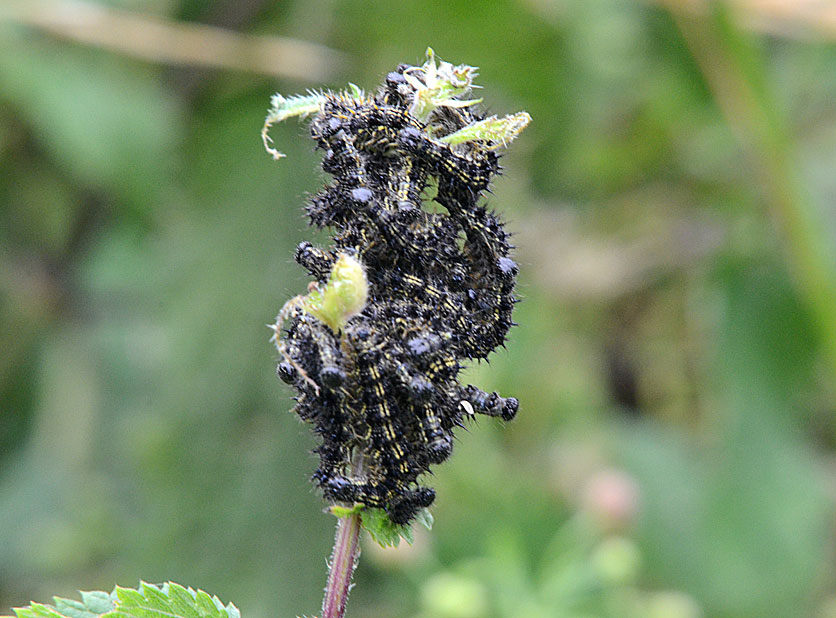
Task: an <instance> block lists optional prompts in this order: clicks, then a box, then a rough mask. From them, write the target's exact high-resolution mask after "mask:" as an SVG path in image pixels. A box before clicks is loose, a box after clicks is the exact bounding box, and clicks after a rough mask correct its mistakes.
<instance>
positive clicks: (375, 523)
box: [360, 509, 433, 547]
mask: <svg viewBox="0 0 836 618" xmlns="http://www.w3.org/2000/svg"><path fill="white" fill-rule="evenodd" d="M360 521H361V523H362V524H363V527H364V528H365V529H366V530H367V531H368V533H369V534H370V535H371V536H372V538H373V539H374V540H375V541H376V542H377V544H378V545H380V546H381V547H397V546H398V545H399V544H400V542H401V538H403V539H404V540H405V541H406V542H407V543H409V544H410V545H412V543H413V541H414V540H415V539H414V537H413V534H412V526H411V525H406V526H403V525H400V524H394V523H392V520H391V519H389V515H388V514H387V513H386V511H384V510H383V509H364V510H363V511H362V512H361V513H360ZM415 521H417V522H418V523H420V524H421V525H422V526H424V527H425V528H426V529H427V530H432V527H433V516H432V514H431V513H430V511H429V509H421V510H420V511H418V513H417V514H416V515H415Z"/></svg>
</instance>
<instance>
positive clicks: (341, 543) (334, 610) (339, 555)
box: [322, 513, 360, 618]
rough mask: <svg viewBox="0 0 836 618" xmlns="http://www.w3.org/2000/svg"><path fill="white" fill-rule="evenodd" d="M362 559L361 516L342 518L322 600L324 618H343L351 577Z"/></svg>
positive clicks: (354, 515)
mask: <svg viewBox="0 0 836 618" xmlns="http://www.w3.org/2000/svg"><path fill="white" fill-rule="evenodd" d="M359 557H360V514H359V513H355V514H353V515H351V516H350V517H340V518H339V520H338V522H337V535H336V537H335V538H334V551H333V553H332V554H331V563H330V564H331V567H330V568H331V570H330V572H329V573H328V584H327V585H326V586H325V598H324V599H323V600H322V618H342V617H343V616H344V615H345V606H346V602H347V601H348V592H349V590H351V576H352V574H353V573H354V567H356V566H357V559H358V558H359Z"/></svg>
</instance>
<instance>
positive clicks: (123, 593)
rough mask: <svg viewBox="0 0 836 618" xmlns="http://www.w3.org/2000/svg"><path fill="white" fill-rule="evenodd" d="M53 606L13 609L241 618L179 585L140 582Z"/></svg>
mask: <svg viewBox="0 0 836 618" xmlns="http://www.w3.org/2000/svg"><path fill="white" fill-rule="evenodd" d="M54 601H55V605H46V604H43V603H32V604H31V605H29V606H27V607H17V608H15V610H14V611H15V614H17V618H96V617H99V616H101V617H104V618H241V613H240V612H239V611H238V608H237V607H235V606H234V605H232V604H231V603H230V604H228V605H224V604H223V603H222V602H221V601H220V599H218V597H213V596H209V595H208V594H207V593H206V592H203V591H202V590H194V589H192V588H184V587H183V586H180V585H179V584H175V583H171V582H169V583H166V584H163V585H161V586H155V585H154V584H148V583H145V582H142V583H140V586H139V589H133V588H120V587H118V586H117V587H116V588H115V589H114V591H113V592H112V593H110V594H108V593H107V592H100V591H94V592H82V593H81V601H76V600H73V599H63V598H60V597H55V598H54ZM4 618H5V617H4Z"/></svg>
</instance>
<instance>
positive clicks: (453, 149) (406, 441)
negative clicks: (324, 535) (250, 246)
mask: <svg viewBox="0 0 836 618" xmlns="http://www.w3.org/2000/svg"><path fill="white" fill-rule="evenodd" d="M428 56H429V59H428V61H427V63H426V64H424V65H423V66H421V67H410V66H406V65H401V66H399V67H398V68H397V70H396V71H393V72H392V73H389V74H388V75H387V77H386V80H385V83H384V84H383V85H382V86H381V87H380V89H379V90H378V91H377V93H376V94H374V95H373V96H366V95H364V94H363V93H362V92H360V91H359V89H357V88H356V87H353V90H352V91H351V92H350V93H330V92H329V93H325V94H313V95H310V96H308V97H297V98H295V99H289V100H288V99H284V98H282V97H277V98H274V111H273V114H272V115H271V116H268V124H267V125H265V131H266V128H267V126H269V124H270V123H271V121H277V120H282V119H284V118H286V117H289V116H291V115H301V114H314V116H313V119H312V121H311V135H312V137H313V139H314V140H315V142H316V146H317V148H318V149H320V150H322V151H323V153H324V156H323V160H322V169H323V170H324V171H325V172H327V173H328V174H330V175H331V176H332V177H333V180H332V181H331V182H330V183H329V184H328V185H327V186H326V187H325V188H323V189H322V190H321V191H320V192H319V193H317V194H316V195H314V196H313V197H312V198H311V199H310V200H309V203H308V204H307V206H306V211H307V214H308V216H309V218H310V221H311V223H312V224H313V225H314V226H316V227H318V228H322V227H328V228H330V229H331V230H332V231H333V240H332V246H331V247H330V248H329V249H327V250H323V249H319V248H317V247H314V246H313V245H311V243H309V242H303V243H301V244H300V245H299V247H298V248H297V250H296V255H295V259H296V261H297V262H298V263H299V264H300V265H302V266H303V267H304V268H305V269H307V271H308V272H309V273H310V274H311V275H312V276H313V277H314V279H315V280H316V283H312V284H311V285H312V288H311V289H312V292H311V294H310V295H308V296H307V297H297V298H296V299H294V300H292V301H290V302H288V303H287V304H286V305H285V307H284V308H283V309H282V312H281V313H280V315H279V319H278V320H277V323H276V325H275V326H274V329H275V337H274V340H275V342H276V345H277V347H278V349H279V352H280V354H281V360H280V362H279V365H278V374H279V376H280V377H281V378H282V379H283V380H284V381H285V382H287V383H288V384H291V385H292V386H293V387H294V388H295V389H296V390H297V392H298V396H297V397H296V401H297V405H296V408H295V410H296V412H297V413H298V414H299V416H300V417H301V418H302V419H304V420H305V421H307V422H310V423H311V424H312V425H313V426H314V430H315V432H316V433H317V434H318V435H319V438H320V440H321V444H320V445H319V447H318V448H317V449H316V452H317V453H318V454H319V458H320V463H319V467H318V468H317V470H316V472H315V473H314V475H313V480H314V482H315V483H316V485H317V486H318V487H320V488H321V490H322V492H323V494H324V496H325V498H326V499H327V500H329V501H331V502H334V503H348V504H361V505H365V506H367V507H373V508H381V509H385V511H386V513H387V514H388V516H389V518H390V519H391V521H392V522H394V523H396V524H407V523H409V522H410V521H411V520H412V519H413V518H414V517H415V514H416V513H417V511H418V510H419V509H421V508H423V507H427V506H429V505H430V504H431V503H432V501H433V499H434V498H435V492H434V491H433V490H432V489H431V488H428V487H424V486H421V485H420V484H419V483H418V479H419V477H420V476H421V475H422V474H424V473H426V472H428V471H429V469H430V466H431V465H432V464H435V463H440V462H442V461H444V460H445V459H447V457H449V456H450V453H451V451H452V449H453V429H454V428H455V427H457V426H462V424H463V418H464V417H465V416H467V415H471V414H473V413H481V414H486V415H488V416H498V417H501V418H502V419H504V420H510V419H512V418H513V417H514V415H515V414H516V412H517V408H518V402H517V400H516V399H514V398H507V399H506V398H503V397H500V396H499V395H498V394H496V393H485V392H483V391H482V390H480V389H479V388H477V387H475V386H471V385H466V386H463V385H462V384H460V383H459V382H458V379H457V378H458V374H459V371H460V370H461V368H462V365H461V363H462V362H463V361H465V360H467V359H482V358H485V357H487V356H488V354H490V353H491V351H493V350H494V349H495V348H496V347H497V346H499V345H501V344H502V343H503V341H504V339H505V335H506V333H507V331H508V329H509V328H510V327H511V326H512V325H513V322H512V320H511V312H512V309H513V307H514V304H515V302H516V299H515V297H514V283H515V278H516V275H517V265H516V264H515V262H514V261H513V260H512V259H511V258H510V257H509V253H510V252H511V249H512V248H513V247H512V245H511V244H510V243H509V235H508V233H507V232H506V231H505V230H504V228H503V226H502V223H501V221H500V220H499V219H498V217H497V216H496V215H495V214H494V213H493V212H491V211H490V210H488V209H487V208H485V207H484V206H482V205H480V204H479V200H480V196H481V194H482V192H483V191H484V190H485V189H486V188H487V187H488V185H489V183H490V181H491V178H492V177H493V176H494V175H495V174H497V173H498V172H499V169H500V168H499V164H498V155H497V153H496V148H498V147H499V146H502V145H505V142H506V141H510V140H511V139H512V138H513V137H515V136H516V135H517V133H519V131H521V130H522V128H523V127H524V126H525V125H526V124H527V122H528V120H529V118H528V115H527V114H524V113H521V114H516V115H514V116H509V117H506V118H502V119H497V118H495V117H491V118H484V117H483V116H481V115H479V113H478V112H476V111H475V110H474V107H473V104H474V103H477V101H472V100H467V99H465V98H463V97H465V96H466V95H467V94H468V93H469V91H470V85H471V80H472V78H473V76H475V74H476V73H475V71H474V69H473V68H472V67H468V66H464V65H462V66H458V67H454V66H452V65H450V64H448V63H441V64H440V65H439V66H436V64H435V59H434V58H433V57H432V52H431V51H429V52H428ZM294 106H295V107H294ZM265 135H266V133H265ZM268 149H269V148H268ZM270 151H271V152H273V153H274V155H275V156H280V155H279V154H278V153H277V152H276V151H274V150H272V149H270ZM431 185H435V186H436V187H437V191H436V195H435V197H434V201H435V202H437V203H438V204H440V205H441V206H443V207H444V208H443V209H441V208H437V207H436V208H430V209H428V208H425V207H424V206H423V198H422V196H423V195H424V194H425V191H426V190H427V188H428V187H429V186H431ZM361 265H362V266H361ZM338 271H339V272H338ZM343 271H344V272H348V273H349V274H348V275H345V276H344V275H343V274H341V273H342V272H343ZM352 273H353V274H352ZM352 277H353V279H352ZM338 285H344V286H348V287H347V288H344V289H351V286H352V285H353V286H354V288H355V289H353V290H352V292H353V293H356V294H355V295H356V296H358V297H361V298H360V300H359V301H357V300H356V299H355V307H354V309H352V310H351V311H350V312H344V313H342V314H340V315H339V316H338V318H334V317H333V313H329V311H332V310H331V309H323V303H328V302H330V301H328V300H327V297H328V295H329V294H331V293H332V292H334V289H335V288H336V286H338ZM338 313H339V311H338ZM329 316H330V317H329Z"/></svg>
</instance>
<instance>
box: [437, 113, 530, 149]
mask: <svg viewBox="0 0 836 618" xmlns="http://www.w3.org/2000/svg"><path fill="white" fill-rule="evenodd" d="M529 122H531V116H529V115H528V113H527V112H517V113H516V114H511V115H510V116H504V117H503V118H497V117H496V116H491V117H490V118H485V119H484V120H480V121H479V122H474V123H473V124H471V125H468V126H466V127H464V128H463V129H459V130H458V131H456V132H455V133H450V134H449V135H445V136H444V137H440V138H438V141H440V142H445V143H447V144H450V145H451V146H453V145H456V144H462V143H464V142H472V141H476V140H483V141H486V142H492V144H491V146H490V148H491V149H494V148H499V147H500V146H507V145H508V142H511V141H513V140H514V139H515V138H516V137H517V136H518V135H519V134H520V133H521V132H522V130H523V129H525V128H526V127H527V126H528V123H529Z"/></svg>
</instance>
